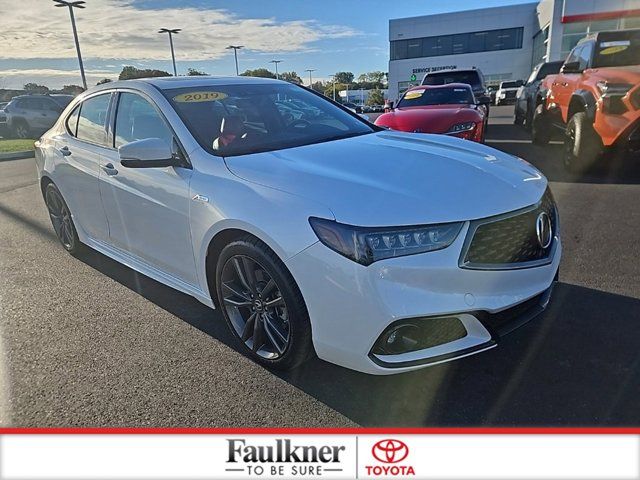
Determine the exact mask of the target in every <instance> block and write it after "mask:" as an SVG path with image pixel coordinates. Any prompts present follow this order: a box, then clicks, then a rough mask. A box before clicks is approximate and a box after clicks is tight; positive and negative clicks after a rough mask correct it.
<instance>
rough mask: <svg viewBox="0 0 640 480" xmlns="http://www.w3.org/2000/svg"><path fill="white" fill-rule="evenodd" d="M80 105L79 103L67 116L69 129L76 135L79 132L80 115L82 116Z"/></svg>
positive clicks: (71, 133)
mask: <svg viewBox="0 0 640 480" xmlns="http://www.w3.org/2000/svg"><path fill="white" fill-rule="evenodd" d="M80 107H81V105H78V106H77V107H76V108H74V109H73V112H71V114H70V115H69V116H68V117H67V131H68V132H69V134H70V135H72V136H74V137H75V136H76V135H77V134H78V117H80Z"/></svg>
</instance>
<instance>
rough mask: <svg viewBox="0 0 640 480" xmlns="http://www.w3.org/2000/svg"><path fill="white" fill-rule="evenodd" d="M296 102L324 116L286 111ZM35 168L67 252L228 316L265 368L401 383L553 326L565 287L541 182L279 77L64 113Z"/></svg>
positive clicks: (190, 85)
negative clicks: (532, 323)
mask: <svg viewBox="0 0 640 480" xmlns="http://www.w3.org/2000/svg"><path fill="white" fill-rule="evenodd" d="M285 101H291V102H292V103H295V104H297V105H303V106H306V107H308V108H304V109H301V111H313V112H316V114H315V115H313V116H307V115H303V116H302V117H300V118H292V117H291V116H290V115H284V114H283V111H282V109H280V108H278V103H279V102H285ZM36 162H37V165H38V172H39V176H40V185H41V188H42V193H43V195H44V198H45V202H46V205H47V208H48V211H49V214H50V217H51V221H52V223H53V227H54V229H55V232H56V234H57V236H58V237H59V239H60V241H61V243H62V245H63V246H64V247H65V248H66V249H67V250H68V251H69V252H71V253H76V252H78V251H79V250H81V249H84V248H86V246H89V247H91V248H92V249H95V250H97V251H99V252H101V253H103V254H105V255H107V256H109V257H111V258H113V259H115V260H117V261H119V262H121V263H123V264H125V265H127V266H129V267H131V268H133V269H135V270H137V271H139V272H141V273H143V274H145V275H147V276H149V277H151V278H154V279H156V280H158V281H160V282H162V283H164V284H166V285H169V286H171V287H173V288H175V289H177V290H180V291H182V292H185V293H187V294H189V295H192V296H194V297H195V298H197V299H198V300H200V301H201V302H203V303H205V304H206V305H209V306H210V307H212V308H219V309H220V310H221V311H222V314H223V317H224V319H225V320H226V322H227V323H228V325H229V327H230V329H231V331H232V332H233V333H234V334H235V336H236V337H237V339H238V341H239V344H240V345H241V348H242V349H243V350H244V351H245V352H246V353H247V354H248V355H250V356H251V357H252V358H254V359H255V360H256V361H258V362H260V363H261V364H263V365H266V366H268V367H273V368H291V367H294V366H296V365H298V364H299V363H301V362H302V361H304V360H305V359H306V358H308V357H309V356H310V355H312V354H313V353H314V352H315V353H316V354H317V355H318V356H319V357H320V358H322V359H325V360H327V361H329V362H333V363H336V364H339V365H342V366H345V367H348V368H352V369H355V370H359V371H362V372H367V373H372V374H389V373H397V372H403V371H407V370H413V369H417V368H421V367H424V366H427V365H433V364H436V363H441V362H444V361H448V360H452V359H455V358H460V357H464V356H467V355H471V354H473V353H477V352H481V351H484V350H487V349H489V348H492V347H494V346H496V344H497V343H498V341H499V340H500V338H501V337H502V336H503V335H504V334H505V333H508V332H509V331H511V330H513V329H514V328H516V327H518V326H519V325H521V324H522V323H524V322H526V321H527V320H530V319H531V318H533V317H534V316H535V315H537V314H538V313H539V312H540V311H542V310H543V309H544V308H545V306H546V305H547V302H548V301H549V297H550V294H551V288H552V285H553V282H554V279H555V278H557V277H556V276H557V272H558V265H559V263H560V254H561V242H560V237H559V229H558V216H557V211H556V206H555V203H554V201H553V198H552V196H551V193H550V191H549V188H548V185H547V180H546V179H545V177H544V176H543V175H542V174H541V173H540V172H539V171H538V170H536V169H535V168H533V167H532V166H531V165H529V164H528V163H526V162H524V161H523V160H520V159H518V158H515V157H513V156H511V155H508V154H506V153H502V152H500V151H497V150H494V149H492V148H489V147H487V146H484V145H480V144H477V143H473V142H468V141H465V140H460V139H457V138H452V137H450V136H445V135H442V136H439V135H426V134H410V133H401V132H392V131H388V130H383V129H381V128H378V127H376V126H374V125H372V124H370V123H369V122H367V121H365V120H363V119H361V118H360V117H359V116H358V115H356V114H353V113H352V112H350V111H348V110H347V109H346V108H343V107H341V106H338V105H337V104H335V103H333V102H331V101H330V100H328V99H326V98H325V97H323V96H321V95H318V94H316V93H314V92H311V91H308V90H306V89H304V88H302V87H299V86H297V85H293V84H290V83H286V82H282V81H277V80H267V79H259V78H251V77H234V78H211V77H197V78H154V79H147V80H134V81H124V82H114V83H108V84H105V85H103V86H100V87H96V88H93V89H90V90H89V91H87V92H85V93H84V94H82V95H80V96H79V97H77V98H76V99H75V100H74V101H73V102H72V103H71V104H70V105H69V106H68V107H67V108H66V110H65V111H64V113H63V114H62V116H61V117H60V119H59V120H58V122H57V123H56V125H55V126H54V127H53V128H52V129H51V130H50V131H49V132H47V133H46V134H45V135H44V136H43V137H42V138H41V139H40V140H39V141H38V142H37V143H36ZM215 318H216V317H215V316H213V315H212V317H211V321H215Z"/></svg>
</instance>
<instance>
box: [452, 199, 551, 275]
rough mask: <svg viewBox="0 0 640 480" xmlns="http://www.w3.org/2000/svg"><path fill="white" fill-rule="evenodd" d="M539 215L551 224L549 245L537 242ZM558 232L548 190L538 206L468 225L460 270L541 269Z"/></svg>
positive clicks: (548, 257) (546, 260) (546, 261)
mask: <svg viewBox="0 0 640 480" xmlns="http://www.w3.org/2000/svg"><path fill="white" fill-rule="evenodd" d="M542 212H545V213H546V214H547V215H549V219H550V221H551V233H552V235H551V236H552V240H551V244H550V245H549V246H548V247H547V248H543V247H542V246H541V245H540V242H539V241H538V235H537V232H536V222H537V220H538V217H539V216H540V214H541V213H542ZM557 230H558V213H557V209H556V205H555V202H554V200H553V196H552V195H551V191H550V190H549V189H547V191H546V192H545V193H544V195H543V197H542V199H541V200H540V202H539V203H538V204H537V205H534V206H532V207H529V208H525V209H522V210H518V211H516V212H512V213H508V214H505V215H499V216H497V217H491V218H485V219H482V220H475V221H473V222H471V225H470V227H469V232H468V233H467V240H466V241H465V247H464V249H463V251H462V255H461V257H460V258H461V262H460V266H461V267H463V268H476V269H498V270H502V269H511V268H525V267H532V266H538V265H543V264H545V263H549V262H550V261H551V255H552V252H553V250H554V248H555V243H556V242H555V236H556V235H557Z"/></svg>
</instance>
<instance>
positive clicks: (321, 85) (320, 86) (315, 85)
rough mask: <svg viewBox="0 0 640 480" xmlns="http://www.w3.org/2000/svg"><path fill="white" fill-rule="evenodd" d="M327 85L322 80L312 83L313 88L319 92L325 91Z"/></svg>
mask: <svg viewBox="0 0 640 480" xmlns="http://www.w3.org/2000/svg"><path fill="white" fill-rule="evenodd" d="M326 88H327V86H326V85H325V84H324V83H322V82H321V81H316V82H313V83H312V84H311V90H315V91H316V92H318V93H324V91H325V89H326Z"/></svg>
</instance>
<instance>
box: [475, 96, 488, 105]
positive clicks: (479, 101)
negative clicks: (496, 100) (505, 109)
mask: <svg viewBox="0 0 640 480" xmlns="http://www.w3.org/2000/svg"><path fill="white" fill-rule="evenodd" d="M476 103H477V104H478V105H490V104H491V97H490V96H489V95H480V96H479V97H478V98H477V99H476Z"/></svg>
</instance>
